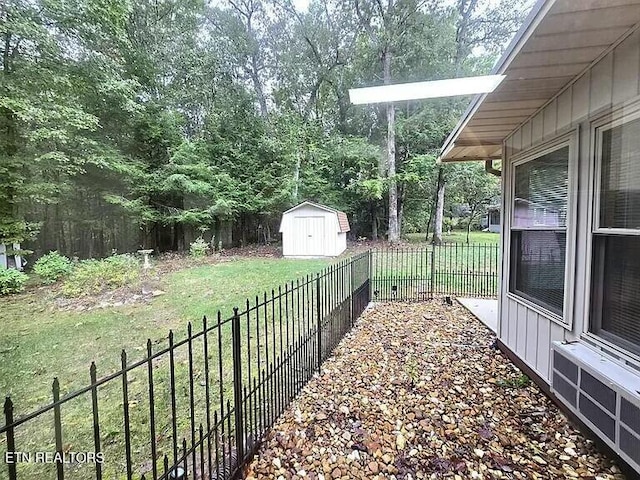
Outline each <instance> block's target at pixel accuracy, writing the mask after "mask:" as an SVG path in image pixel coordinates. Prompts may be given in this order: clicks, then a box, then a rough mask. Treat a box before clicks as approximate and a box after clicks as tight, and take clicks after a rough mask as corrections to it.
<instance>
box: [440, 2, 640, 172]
mask: <svg viewBox="0 0 640 480" xmlns="http://www.w3.org/2000/svg"><path fill="white" fill-rule="evenodd" d="M638 22H640V3H639V2H638V1H637V0H580V1H576V0H539V1H538V2H537V3H536V5H535V6H534V8H533V10H532V11H531V13H530V14H529V16H528V17H527V19H526V21H525V23H524V25H523V26H522V28H521V29H520V31H519V32H518V33H517V34H516V36H515V37H514V38H513V40H512V41H511V42H510V44H509V46H508V47H507V49H506V51H505V53H504V54H503V55H502V57H500V59H499V60H498V61H497V62H496V64H495V66H494V68H493V70H492V72H491V74H492V75H505V76H506V78H505V79H504V81H503V82H502V83H501V84H500V85H499V86H498V88H496V89H495V90H494V91H493V92H491V93H487V94H483V95H477V96H475V97H474V98H473V100H472V101H471V104H470V105H469V107H468V108H467V110H466V111H465V113H464V114H463V116H462V118H461V119H460V121H459V122H458V124H457V125H456V127H455V128H454V129H453V131H452V132H451V134H450V135H449V137H448V138H447V139H446V141H445V143H444V145H443V147H442V150H441V153H440V157H439V158H438V161H439V162H440V161H443V162H456V161H470V160H482V161H486V160H498V159H501V158H502V144H503V141H504V139H505V138H506V137H508V136H509V134H511V133H512V132H513V131H514V130H516V129H517V128H518V127H519V126H520V125H522V124H523V123H524V122H525V121H526V120H527V119H529V118H530V117H531V116H532V115H533V114H534V113H536V112H537V111H538V110H540V109H541V108H542V107H543V106H544V105H546V104H547V103H548V102H549V101H550V100H551V99H553V98H554V97H555V96H556V95H557V94H558V93H560V92H561V91H562V90H564V89H565V88H566V87H567V86H568V85H570V84H571V83H572V82H573V81H574V80H575V79H576V78H577V77H579V76H580V74H582V73H583V72H584V71H586V70H587V69H589V68H590V67H591V66H592V65H593V64H594V63H595V62H597V61H598V60H600V59H601V58H602V57H603V56H604V55H605V54H606V53H607V52H608V51H609V50H610V49H611V48H612V47H613V46H615V45H616V44H618V43H619V42H620V41H622V40H623V39H624V38H626V37H627V35H629V34H630V33H631V32H632V31H633V30H634V28H635V27H636V25H637V24H638Z"/></svg>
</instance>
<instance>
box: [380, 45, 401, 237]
mask: <svg viewBox="0 0 640 480" xmlns="http://www.w3.org/2000/svg"><path fill="white" fill-rule="evenodd" d="M382 61H383V65H384V84H385V85H390V84H391V52H390V50H389V47H387V48H385V50H384V52H383V54H382ZM395 117H396V111H395V106H394V105H393V103H387V175H388V178H389V242H390V243H398V242H399V241H400V225H399V224H398V185H397V184H396V178H395V177H396V125H395V123H396V118H395Z"/></svg>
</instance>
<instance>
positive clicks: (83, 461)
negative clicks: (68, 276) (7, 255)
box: [0, 252, 371, 480]
mask: <svg viewBox="0 0 640 480" xmlns="http://www.w3.org/2000/svg"><path fill="white" fill-rule="evenodd" d="M370 258H371V253H370V252H364V253H362V254H359V255H357V256H355V257H352V258H350V259H348V260H344V261H341V262H339V263H337V264H335V265H332V266H330V267H328V268H326V269H325V270H323V271H322V272H320V273H319V274H317V275H314V276H307V277H305V278H301V279H299V280H297V281H295V282H290V283H288V284H286V285H284V286H282V287H280V288H278V290H272V291H271V292H269V293H264V294H263V295H262V296H261V297H255V298H254V299H252V300H247V301H246V303H245V305H243V306H242V308H236V309H234V312H233V315H231V316H229V317H222V315H221V313H220V312H218V314H217V317H216V318H215V319H213V321H212V320H211V319H207V318H204V319H203V320H202V322H198V324H191V323H189V324H188V326H187V331H186V336H183V337H182V338H178V336H177V335H176V334H174V332H170V333H169V336H168V338H167V346H165V347H163V348H157V347H156V346H155V344H154V342H153V341H152V340H151V339H149V340H148V341H147V345H146V349H145V354H144V356H143V358H141V359H137V360H135V361H130V360H129V357H128V355H127V352H125V351H123V352H122V355H121V368H120V369H119V370H118V371H117V372H114V373H111V374H108V375H105V376H103V377H101V378H99V377H98V367H97V366H96V364H95V363H93V364H91V366H90V368H89V372H88V373H89V375H88V377H89V384H88V385H87V386H86V387H84V388H82V389H79V390H76V391H73V392H68V393H65V392H63V391H62V387H61V385H60V382H59V381H58V379H54V381H53V384H52V391H51V395H52V396H51V401H50V403H49V404H47V405H46V406H44V407H42V408H40V409H37V410H35V411H33V412H30V413H26V414H23V415H21V416H17V415H16V410H15V406H14V404H13V402H12V400H11V398H9V397H7V398H6V400H5V402H4V419H5V422H4V425H2V426H0V453H2V456H3V460H5V461H6V465H5V466H2V467H1V468H0V479H1V478H9V479H10V480H14V479H18V478H25V479H26V478H57V479H64V478H80V479H103V478H105V479H106V478H108V479H111V478H126V479H148V480H150V479H154V480H168V479H172V480H175V479H180V478H190V479H204V478H206V479H227V478H233V477H234V476H236V474H238V473H239V471H240V469H241V467H242V466H243V465H244V464H245V463H246V462H247V461H248V459H249V458H250V457H251V455H252V454H253V452H254V450H255V448H256V447H257V444H258V441H259V439H260V438H261V437H262V436H263V435H264V434H265V433H266V432H267V430H268V429H269V428H270V426H271V425H272V424H273V422H274V421H275V419H276V418H277V417H278V416H279V415H280V414H281V413H282V412H283V411H284V409H285V408H286V407H287V405H288V404H289V403H290V402H291V400H292V399H293V398H294V396H295V395H296V394H297V393H298V392H299V391H300V389H301V388H302V386H303V385H304V384H305V383H306V382H307V381H308V380H309V379H310V378H311V376H312V375H313V373H314V372H317V371H318V370H319V368H320V364H321V363H322V361H323V360H324V359H326V358H327V357H328V356H329V355H330V354H331V352H332V350H333V349H334V348H335V346H336V345H337V344H338V342H339V341H340V339H341V338H342V337H343V336H344V334H345V333H346V332H347V331H348V330H349V329H350V328H351V326H352V325H353V322H354V320H355V319H356V318H357V317H358V316H359V315H360V314H361V313H362V311H363V310H364V308H365V307H366V305H367V304H368V303H369V300H370V298H369V295H370V282H369V279H370V262H371V260H370ZM114 425H117V428H114ZM52 450H53V451H55V455H54V454H52V455H51V456H49V457H46V458H45V457H43V455H44V452H46V451H52ZM37 452H43V453H42V454H39V453H37ZM7 455H8V456H7ZM37 455H40V457H41V458H38V457H37ZM101 459H104V460H105V461H104V462H101V461H100V460H101ZM28 460H30V461H28ZM87 460H89V461H87ZM96 460H97V461H96ZM3 463H5V462H3Z"/></svg>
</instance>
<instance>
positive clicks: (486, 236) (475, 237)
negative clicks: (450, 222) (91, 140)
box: [405, 230, 500, 244]
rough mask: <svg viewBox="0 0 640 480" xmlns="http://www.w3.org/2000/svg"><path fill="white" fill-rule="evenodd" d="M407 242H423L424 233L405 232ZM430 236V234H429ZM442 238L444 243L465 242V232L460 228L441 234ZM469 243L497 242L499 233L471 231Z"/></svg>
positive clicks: (498, 241)
mask: <svg viewBox="0 0 640 480" xmlns="http://www.w3.org/2000/svg"><path fill="white" fill-rule="evenodd" d="M405 237H406V239H407V241H408V242H409V243H424V238H425V234H424V233H407V234H406V235H405ZM429 238H431V234H429ZM442 240H443V241H444V242H445V243H466V241H467V232H466V231H461V230H454V231H452V232H451V233H449V234H447V233H445V234H444V235H443V236H442ZM469 243H486V244H498V243H500V234H499V233H492V232H473V231H472V232H471V233H470V234H469Z"/></svg>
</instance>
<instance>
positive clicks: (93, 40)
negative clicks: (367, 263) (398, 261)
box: [0, 0, 526, 258]
mask: <svg viewBox="0 0 640 480" xmlns="http://www.w3.org/2000/svg"><path fill="white" fill-rule="evenodd" d="M524 3H526V2H525V1H524V0H500V1H499V2H496V1H488V0H481V1H480V0H457V1H456V2H449V3H447V5H448V6H441V5H439V4H438V2H431V1H418V0H391V1H389V2H388V7H384V9H383V7H382V6H381V5H382V4H381V3H380V2H374V1H371V0H351V1H349V2H344V1H339V0H311V1H310V3H309V5H308V9H306V10H305V11H300V10H298V9H296V8H295V7H294V5H293V3H292V2H291V1H290V0H237V1H236V0H227V1H221V2H214V3H206V2H204V1H202V0H153V1H152V0H139V1H135V2H134V1H132V0H108V1H104V0H77V1H73V2H64V1H61V0H28V1H27V0H7V1H5V2H3V3H2V5H1V6H0V49H2V56H1V58H2V63H1V65H0V67H1V70H0V132H2V134H1V135H0V243H2V242H4V243H11V242H13V241H16V242H22V243H23V245H25V246H26V247H28V248H31V249H32V250H34V251H35V252H36V254H37V255H42V254H43V253H45V252H47V251H50V250H57V251H59V252H60V253H61V254H64V255H67V256H69V257H75V256H77V257H79V258H87V257H95V256H107V255H110V254H112V253H113V252H114V251H119V252H126V251H134V250H136V249H138V248H141V247H144V248H154V249H156V250H161V251H162V250H188V249H189V245H190V243H191V242H192V241H194V240H195V239H196V238H197V237H198V236H200V235H203V237H204V239H205V241H207V242H210V240H211V239H213V241H212V242H210V243H211V244H212V245H216V246H218V245H223V246H226V245H230V244H241V243H247V242H251V241H257V240H260V241H268V240H271V239H273V238H275V231H276V229H277V225H278V222H279V216H280V213H281V212H282V211H283V210H284V209H286V208H288V207H290V206H292V205H294V204H296V203H297V202H299V201H302V200H304V199H310V200H316V201H319V202H323V203H327V204H329V205H331V206H333V207H336V208H339V209H343V210H345V211H346V212H347V213H348V214H349V215H350V219H351V224H352V227H353V234H354V235H356V236H369V237H371V236H376V235H381V236H383V235H384V234H385V231H386V225H387V218H386V212H387V202H388V197H387V193H388V191H389V188H390V185H391V184H393V185H394V188H396V186H397V192H398V195H397V197H398V198H397V202H398V211H399V219H400V223H401V224H402V223H403V222H405V223H406V225H410V226H411V229H412V230H420V229H424V228H425V227H426V226H427V225H428V224H429V223H430V222H429V219H430V218H431V211H432V210H433V199H434V188H435V177H436V174H435V173H434V172H435V171H436V169H437V167H436V166H435V165H434V161H433V160H434V157H435V155H436V153H437V150H438V148H439V147H440V145H441V144H442V141H443V139H444V137H445V136H446V134H447V133H448V132H449V131H450V129H451V127H452V126H453V124H454V123H455V121H456V120H457V118H458V116H459V115H460V113H461V111H462V109H463V108H464V106H465V104H466V102H467V101H468V99H467V98H452V99H444V100H437V101H429V102H406V103H405V104H398V105H397V106H396V108H395V111H396V119H395V132H396V139H395V145H396V155H395V164H396V165H395V170H394V171H395V173H390V171H389V169H388V168H387V167H388V165H387V167H386V166H385V165H386V163H387V162H388V159H385V153H384V151H385V141H386V140H385V139H386V135H387V123H386V121H387V120H386V116H385V112H384V108H381V107H379V106H354V105H351V104H350V103H349V99H348V89H349V88H352V87H356V86H365V85H371V84H377V83H380V78H381V72H382V69H383V65H382V62H381V57H380V54H381V52H386V53H388V54H389V55H391V56H390V57H389V58H390V59H391V64H390V65H391V66H390V72H389V74H390V76H391V79H392V80H393V81H394V82H403V81H414V80H429V79H439V78H445V77H450V76H456V75H457V76H461V75H470V74H476V73H484V72H486V71H487V70H488V67H489V65H490V64H491V63H492V61H493V59H494V58H495V57H496V55H497V53H498V52H499V49H500V47H501V46H502V45H504V43H505V40H506V39H507V38H508V37H509V36H510V34H511V33H512V32H513V31H514V30H515V28H516V27H517V24H518V22H519V20H520V19H521V18H522V12H523V9H524ZM456 168H457V167H455V166H454V167H447V169H449V170H452V171H453V170H455V169H456ZM475 173H476V174H477V175H479V176H483V175H484V174H483V173H482V172H481V170H478V171H477V172H475ZM454 177H455V175H453V173H452V174H451V178H454ZM483 178H486V177H483ZM453 190H455V188H454V189H453ZM449 191H451V190H449ZM451 198H452V199H451V200H450V203H451V205H453V203H454V202H458V201H459V199H458V200H454V199H453V197H451ZM27 240H28V241H27Z"/></svg>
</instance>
